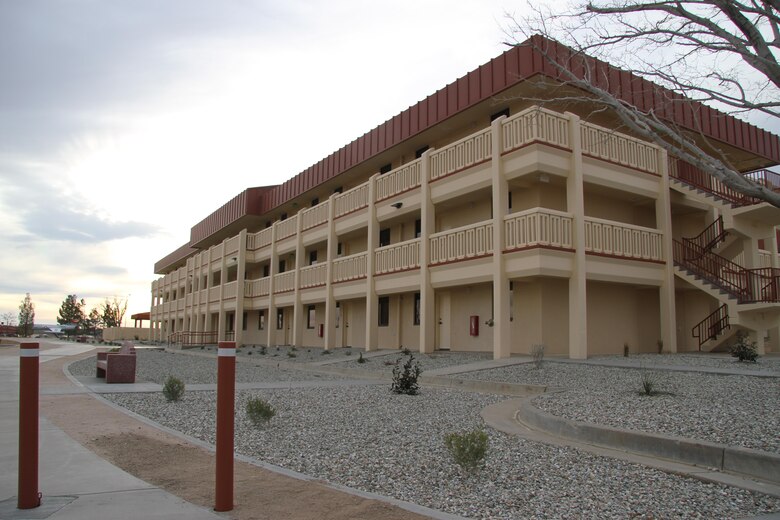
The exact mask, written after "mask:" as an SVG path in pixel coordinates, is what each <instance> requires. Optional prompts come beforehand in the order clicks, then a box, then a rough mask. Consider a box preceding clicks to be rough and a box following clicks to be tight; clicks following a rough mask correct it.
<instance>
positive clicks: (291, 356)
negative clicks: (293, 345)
mask: <svg viewBox="0 0 780 520" xmlns="http://www.w3.org/2000/svg"><path fill="white" fill-rule="evenodd" d="M287 357H289V358H294V357H298V354H296V353H295V352H293V351H292V350H291V351H289V352H288V353H287Z"/></svg>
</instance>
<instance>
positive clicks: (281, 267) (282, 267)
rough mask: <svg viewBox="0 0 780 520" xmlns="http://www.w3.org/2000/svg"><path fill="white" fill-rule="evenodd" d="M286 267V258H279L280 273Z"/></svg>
mask: <svg viewBox="0 0 780 520" xmlns="http://www.w3.org/2000/svg"><path fill="white" fill-rule="evenodd" d="M284 267H285V265H284V260H279V272H280V273H283V272H284Z"/></svg>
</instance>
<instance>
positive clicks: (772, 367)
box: [588, 352, 780, 375]
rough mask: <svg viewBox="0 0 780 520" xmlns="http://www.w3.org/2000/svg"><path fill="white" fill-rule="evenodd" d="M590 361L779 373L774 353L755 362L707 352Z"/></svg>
mask: <svg viewBox="0 0 780 520" xmlns="http://www.w3.org/2000/svg"><path fill="white" fill-rule="evenodd" d="M588 361H589V362H591V363H601V362H609V363H619V364H625V365H628V366H636V365H641V366H661V367H669V366H677V367H684V366H690V367H697V368H717V369H726V370H733V371H740V372H741V371H745V372H759V373H768V374H777V375H780V357H778V356H776V355H772V356H761V357H759V358H758V359H757V360H756V362H755V363H752V362H740V361H739V360H738V359H737V358H735V357H733V356H731V355H730V354H713V353H709V352H704V353H691V354H660V355H659V354H632V355H631V356H630V357H624V356H596V357H592V358H590V359H589V360H588Z"/></svg>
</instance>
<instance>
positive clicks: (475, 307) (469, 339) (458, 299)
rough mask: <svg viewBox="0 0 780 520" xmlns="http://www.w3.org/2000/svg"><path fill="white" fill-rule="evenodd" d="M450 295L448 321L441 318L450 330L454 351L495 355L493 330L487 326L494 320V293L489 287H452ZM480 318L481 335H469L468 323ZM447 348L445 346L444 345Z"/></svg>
mask: <svg viewBox="0 0 780 520" xmlns="http://www.w3.org/2000/svg"><path fill="white" fill-rule="evenodd" d="M444 292H447V293H448V294H449V298H450V305H449V308H450V312H449V318H447V316H442V325H441V326H442V327H449V337H450V342H451V344H450V345H449V346H450V348H451V349H452V350H463V351H469V352H492V350H493V328H492V327H490V326H488V325H487V324H485V322H486V321H488V320H489V319H490V318H491V317H492V310H491V308H492V299H493V292H492V290H491V286H490V285H489V284H475V285H469V286H466V287H453V288H451V289H446V290H445V291H444ZM471 316H479V335H478V336H471V335H469V319H470V317H471ZM442 346H446V345H442Z"/></svg>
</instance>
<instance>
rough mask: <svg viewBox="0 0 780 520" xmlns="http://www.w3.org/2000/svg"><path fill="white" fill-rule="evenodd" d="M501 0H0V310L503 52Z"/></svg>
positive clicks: (112, 274) (146, 271) (147, 250)
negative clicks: (372, 0) (373, 0)
mask: <svg viewBox="0 0 780 520" xmlns="http://www.w3.org/2000/svg"><path fill="white" fill-rule="evenodd" d="M517 3H518V2H516V1H515V0H414V1H410V0H393V1H392V2H378V1H377V2H366V1H363V0H328V1H324V0H322V1H320V0H311V1H301V0H284V1H279V0H274V1H261V0H242V1H239V0H235V1H214V0H47V1H40V0H0V71H2V72H1V74H2V75H1V76H0V78H1V79H0V214H1V215H2V223H3V225H2V226H0V251H2V253H1V256H0V313H5V312H13V313H14V315H16V314H18V307H19V303H20V302H21V300H22V299H23V297H24V295H25V293H27V292H29V293H30V294H31V296H32V299H33V302H34V303H35V305H36V322H37V323H56V316H57V311H58V310H59V307H60V304H61V303H62V301H63V299H64V298H65V296H66V295H67V294H72V293H75V294H77V295H78V297H79V298H82V297H83V298H85V299H86V300H87V311H89V309H91V308H92V307H93V306H96V305H98V304H99V303H100V302H101V301H102V300H103V299H104V298H105V297H110V298H112V297H114V296H116V297H119V298H126V297H128V296H129V300H130V305H129V309H128V318H129V315H130V314H131V313H136V312H143V311H147V310H149V304H150V284H151V281H152V280H154V279H155V278H156V275H154V272H153V266H154V262H155V261H157V260H159V259H160V258H162V257H163V256H165V255H166V254H168V253H170V252H171V251H173V250H174V249H176V248H177V247H179V246H181V245H182V244H184V243H185V242H187V241H188V239H189V231H190V227H191V226H192V225H193V224H195V223H196V222H198V221H200V220H201V219H203V218H204V217H206V216H207V215H208V214H209V213H211V212H212V211H213V210H215V209H216V208H218V207H219V206H221V205H222V204H223V203H225V202H226V201H227V200H229V199H230V198H231V197H233V196H234V195H236V194H238V193H239V192H240V191H242V190H244V189H245V188H247V187H250V186H260V185H266V184H277V183H280V182H283V181H285V180H286V179H288V178H290V177H291V176H293V175H295V174H297V173H298V172H300V171H301V170H303V169H305V168H306V167H308V166H309V165H311V164H312V163H314V162H316V161H318V160H319V159H321V158H322V157H324V156H326V155H328V154H329V153H331V152H332V151H334V150H336V149H338V148H340V147H341V146H343V145H344V144H346V143H347V142H349V141H351V140H352V139H354V138H356V137H358V136H360V135H361V134H363V133H364V132H366V131H368V130H370V129H371V128H373V127H374V126H376V125H377V124H379V123H381V122H383V121H385V120H386V119H388V118H390V117H392V116H393V115H395V114H397V113H398V112H400V111H402V110H404V109H405V108H406V107H408V106H410V105H412V104H414V103H416V102H417V101H419V100H420V99H422V98H424V97H425V96H427V95H428V94H431V93H433V92H434V91H436V90H437V89H439V88H441V87H442V86H444V85H445V84H446V83H449V82H450V81H452V80H454V79H456V78H457V77H459V76H461V75H463V74H464V73H465V72H467V71H469V70H471V69H473V68H474V67H476V66H478V65H480V64H482V63H484V62H486V61H487V60H489V59H490V58H492V57H493V56H496V55H498V54H499V53H500V52H502V51H503V50H504V49H505V47H504V46H503V45H502V41H503V39H504V38H503V33H502V26H503V15H504V12H505V11H511V10H513V9H514V8H515V5H513V4H517Z"/></svg>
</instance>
